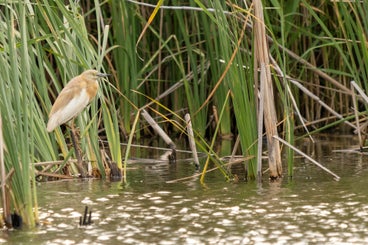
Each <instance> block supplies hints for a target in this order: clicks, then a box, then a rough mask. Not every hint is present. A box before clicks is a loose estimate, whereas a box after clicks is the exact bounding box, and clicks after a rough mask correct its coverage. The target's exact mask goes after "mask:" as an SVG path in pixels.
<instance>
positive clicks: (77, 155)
mask: <svg viewBox="0 0 368 245" xmlns="http://www.w3.org/2000/svg"><path fill="white" fill-rule="evenodd" d="M70 129H71V130H70V135H71V138H72V142H73V146H74V150H75V155H76V157H77V161H78V164H77V168H78V171H79V173H80V174H81V177H82V178H84V177H86V172H85V170H84V168H83V161H82V157H81V155H80V154H79V150H78V147H77V140H76V137H75V128H74V121H72V123H71V125H70Z"/></svg>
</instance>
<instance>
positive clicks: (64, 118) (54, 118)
mask: <svg viewBox="0 0 368 245" xmlns="http://www.w3.org/2000/svg"><path fill="white" fill-rule="evenodd" d="M65 102H66V104H65V105H63V106H61V107H59V109H58V110H57V111H55V112H53V114H52V115H50V118H49V122H48V123H47V131H49V132H51V131H52V130H54V129H55V128H56V127H57V126H59V125H61V124H63V123H66V122H68V121H69V120H71V119H72V118H74V117H75V116H77V115H78V114H79V113H80V112H81V111H82V110H83V109H84V108H85V107H86V106H87V105H88V103H89V97H88V95H87V91H86V89H85V88H83V89H82V90H81V91H80V93H79V95H78V96H74V97H73V98H72V99H70V100H69V101H65Z"/></svg>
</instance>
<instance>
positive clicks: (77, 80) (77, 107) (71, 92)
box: [46, 70, 110, 177]
mask: <svg viewBox="0 0 368 245" xmlns="http://www.w3.org/2000/svg"><path fill="white" fill-rule="evenodd" d="M109 75H110V74H105V73H100V72H98V71H97V70H87V71H84V72H83V73H81V74H80V75H79V76H76V77H74V78H72V79H71V80H70V81H69V82H68V83H67V84H66V85H65V87H64V88H63V89H62V90H61V92H60V94H59V95H58V97H57V98H56V100H55V102H54V104H53V105H52V108H51V111H50V114H49V121H48V123H47V128H46V129H47V131H48V132H52V131H53V130H54V129H55V128H56V127H57V126H60V125H62V124H64V123H67V122H69V121H71V122H72V123H71V138H72V142H73V146H74V149H75V154H76V157H77V161H78V165H77V167H78V170H79V172H80V174H81V177H85V175H86V174H85V170H84V168H83V161H82V158H81V156H80V154H79V151H78V148H77V141H76V139H75V129H74V120H73V119H74V118H75V117H76V116H78V114H79V113H80V112H81V111H83V109H84V108H85V107H87V105H88V104H89V103H90V102H91V101H92V100H93V98H94V97H95V96H96V94H97V90H98V87H99V86H98V81H97V80H98V78H100V77H106V76H109Z"/></svg>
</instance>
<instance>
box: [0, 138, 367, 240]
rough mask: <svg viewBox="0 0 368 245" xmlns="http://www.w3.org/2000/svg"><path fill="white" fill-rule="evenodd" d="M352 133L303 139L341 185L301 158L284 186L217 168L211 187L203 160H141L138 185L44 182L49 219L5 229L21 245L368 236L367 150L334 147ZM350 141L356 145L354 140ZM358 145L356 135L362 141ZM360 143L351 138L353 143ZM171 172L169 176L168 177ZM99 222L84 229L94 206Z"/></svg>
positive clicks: (135, 176) (43, 211) (43, 204)
mask: <svg viewBox="0 0 368 245" xmlns="http://www.w3.org/2000/svg"><path fill="white" fill-rule="evenodd" d="M348 140H350V139H346V140H345V139H344V143H345V144H342V143H341V140H339V141H337V142H333V143H331V141H327V140H325V139H324V138H322V139H318V140H317V143H316V144H315V145H313V146H312V147H311V146H310V145H308V144H305V145H301V146H300V148H302V149H303V150H304V151H306V152H308V153H309V154H310V155H311V156H313V157H314V158H315V159H317V160H318V161H320V162H321V163H323V164H324V165H325V166H326V167H328V168H330V169H331V170H332V171H334V172H335V173H337V174H338V175H340V177H341V181H339V182H336V181H334V180H333V179H332V177H331V176H329V175H328V174H326V173H325V172H323V171H322V170H319V169H318V168H317V167H316V166H314V165H313V164H311V163H309V162H307V161H305V160H303V159H300V158H297V159H296V162H295V166H296V169H295V177H294V179H293V180H289V179H288V178H284V179H283V181H282V182H281V183H268V181H267V180H265V181H264V182H263V183H262V184H257V183H255V182H250V183H245V182H240V183H238V184H231V183H226V182H224V178H223V177H222V176H221V175H220V174H219V173H215V172H213V173H211V175H210V176H209V178H208V180H207V185H206V186H201V185H200V184H199V181H198V180H197V179H193V180H189V181H186V182H179V183H167V182H166V181H167V180H170V179H175V178H179V177H183V176H188V175H191V174H193V173H194V172H195V170H194V167H193V166H192V165H189V164H187V163H178V164H177V165H176V166H168V165H155V166H146V165H144V166H142V165H137V166H136V167H137V168H136V170H132V171H130V172H129V178H130V180H131V181H130V186H129V187H128V188H126V189H124V190H122V189H121V187H120V185H119V183H117V182H106V181H97V180H89V181H72V182H71V181H68V182H58V183H42V184H39V187H38V195H39V206H40V215H41V217H40V218H41V221H42V223H43V225H42V226H40V227H38V228H37V229H35V230H32V231H26V232H25V231H11V232H6V233H5V232H4V233H3V234H2V240H3V241H10V242H17V244H30V242H31V243H37V244H42V243H43V244H46V243H47V244H138V243H139V244H152V243H156V244H252V243H253V244H254V243H256V244H290V243H300V244H306V243H324V244H332V243H337V244H338V243H349V244H365V243H368V229H367V223H368V200H367V198H366V197H367V195H368V188H366V186H368V172H367V169H368V168H367V164H366V162H367V160H368V159H367V156H361V155H357V154H346V153H334V152H332V150H331V145H333V148H334V149H339V148H343V147H344V148H347V147H346V143H347V141H348ZM348 143H349V142H348ZM354 143H355V142H351V144H354ZM350 146H351V145H350ZM168 173H169V174H168ZM85 205H88V206H89V207H90V208H92V210H93V218H92V220H93V222H94V223H93V225H90V226H86V227H79V226H78V223H79V216H81V214H82V212H83V210H84V206H85Z"/></svg>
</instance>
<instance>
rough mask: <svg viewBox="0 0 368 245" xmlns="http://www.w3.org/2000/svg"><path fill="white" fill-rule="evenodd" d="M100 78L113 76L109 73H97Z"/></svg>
mask: <svg viewBox="0 0 368 245" xmlns="http://www.w3.org/2000/svg"><path fill="white" fill-rule="evenodd" d="M97 76H98V77H108V76H111V74H107V73H97Z"/></svg>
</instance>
